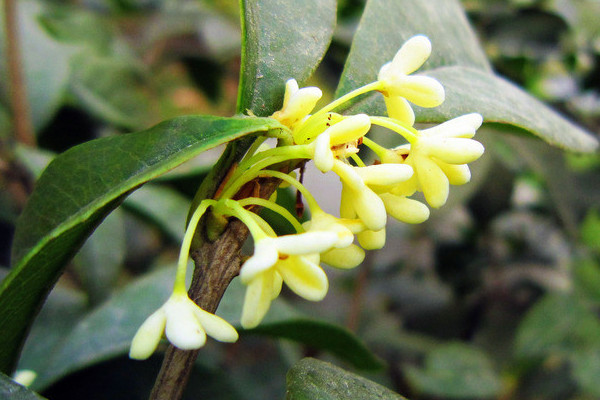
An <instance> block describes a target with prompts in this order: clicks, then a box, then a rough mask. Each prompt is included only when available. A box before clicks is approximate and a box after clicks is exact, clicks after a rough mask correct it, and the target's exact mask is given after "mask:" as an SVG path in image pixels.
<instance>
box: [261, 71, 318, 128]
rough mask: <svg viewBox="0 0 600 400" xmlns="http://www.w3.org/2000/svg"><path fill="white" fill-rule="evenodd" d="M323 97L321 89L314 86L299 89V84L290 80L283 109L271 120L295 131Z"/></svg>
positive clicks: (276, 112) (286, 84)
mask: <svg viewBox="0 0 600 400" xmlns="http://www.w3.org/2000/svg"><path fill="white" fill-rule="evenodd" d="M322 95H323V93H322V92H321V89H319V88H317V87H314V86H311V87H305V88H302V89H299V88H298V82H296V80H295V79H290V80H288V81H287V82H286V83H285V94H284V97H283V107H281V110H279V111H275V112H274V113H273V115H271V118H274V119H276V120H278V121H279V122H281V123H282V124H283V125H286V126H287V127H289V128H290V129H293V128H294V127H295V126H296V125H297V124H298V123H299V122H301V121H302V120H303V119H304V118H306V117H307V116H308V114H310V112H311V111H312V110H313V108H315V105H316V104H317V101H319V99H320V98H321V96H322Z"/></svg>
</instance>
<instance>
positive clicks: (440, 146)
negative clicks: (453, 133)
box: [427, 138, 485, 164]
mask: <svg viewBox="0 0 600 400" xmlns="http://www.w3.org/2000/svg"><path fill="white" fill-rule="evenodd" d="M484 150H485V149H484V148H483V145H482V144H481V143H479V142H478V141H476V140H473V139H464V138H435V139H431V140H428V143H427V152H428V153H429V154H430V155H432V156H433V157H435V158H437V159H439V160H441V161H443V162H445V163H448V164H467V163H470V162H473V161H475V160H477V159H478V158H479V157H481V155H482V154H483V152H484Z"/></svg>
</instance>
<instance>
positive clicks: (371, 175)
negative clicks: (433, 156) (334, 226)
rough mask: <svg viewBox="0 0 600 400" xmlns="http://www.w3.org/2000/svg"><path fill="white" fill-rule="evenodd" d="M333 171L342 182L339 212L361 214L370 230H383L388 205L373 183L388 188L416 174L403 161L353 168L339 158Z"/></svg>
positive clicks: (350, 214) (346, 215)
mask: <svg viewBox="0 0 600 400" xmlns="http://www.w3.org/2000/svg"><path fill="white" fill-rule="evenodd" d="M333 171H334V172H335V173H336V174H337V175H338V176H339V177H340V180H341V181H342V196H341V202H340V215H341V216H342V217H343V218H355V217H356V216H358V218H360V220H361V221H362V222H363V223H364V224H365V226H366V228H367V229H368V230H371V231H379V230H381V229H383V228H384V227H385V223H386V219H387V214H386V210H385V204H384V202H383V201H382V199H381V198H380V197H379V196H378V195H377V193H376V192H375V191H374V190H373V189H371V186H373V187H376V188H377V189H378V190H380V191H387V190H390V189H391V188H392V187H394V186H395V185H397V184H399V183H401V182H404V181H406V180H407V179H410V177H411V176H412V174H413V171H412V168H411V167H409V166H408V165H404V164H379V165H370V166H368V167H353V166H351V165H348V164H345V163H343V162H342V161H339V160H336V161H335V163H334V167H333Z"/></svg>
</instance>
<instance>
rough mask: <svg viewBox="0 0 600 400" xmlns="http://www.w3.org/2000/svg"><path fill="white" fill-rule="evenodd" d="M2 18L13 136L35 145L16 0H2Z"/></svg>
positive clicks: (21, 141)
mask: <svg viewBox="0 0 600 400" xmlns="http://www.w3.org/2000/svg"><path fill="white" fill-rule="evenodd" d="M4 18H5V26H6V28H5V31H6V60H7V61H6V62H7V68H8V81H9V87H10V90H9V96H10V102H11V106H12V113H13V127H14V131H15V138H16V140H17V142H19V143H23V144H26V145H28V146H35V144H36V143H35V135H34V130H33V124H32V122H31V118H30V109H29V102H28V101H27V88H26V85H25V74H24V73H23V63H22V59H21V48H20V43H19V27H18V15H17V0H4Z"/></svg>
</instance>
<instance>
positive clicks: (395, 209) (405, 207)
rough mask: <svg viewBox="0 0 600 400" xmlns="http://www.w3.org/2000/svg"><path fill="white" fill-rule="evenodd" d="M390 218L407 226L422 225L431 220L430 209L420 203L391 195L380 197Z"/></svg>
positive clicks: (381, 195)
mask: <svg viewBox="0 0 600 400" xmlns="http://www.w3.org/2000/svg"><path fill="white" fill-rule="evenodd" d="M379 196H380V197H381V200H383V204H385V209H386V211H387V212H388V214H389V215H390V216H392V217H393V218H396V219H397V220H398V221H402V222H406V223H407V224H420V223H422V222H424V221H426V220H427V218H429V208H427V206H426V205H425V204H423V203H421V202H420V201H417V200H413V199H407V198H406V197H404V196H396V195H393V194H391V193H382V194H380V195H379Z"/></svg>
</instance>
